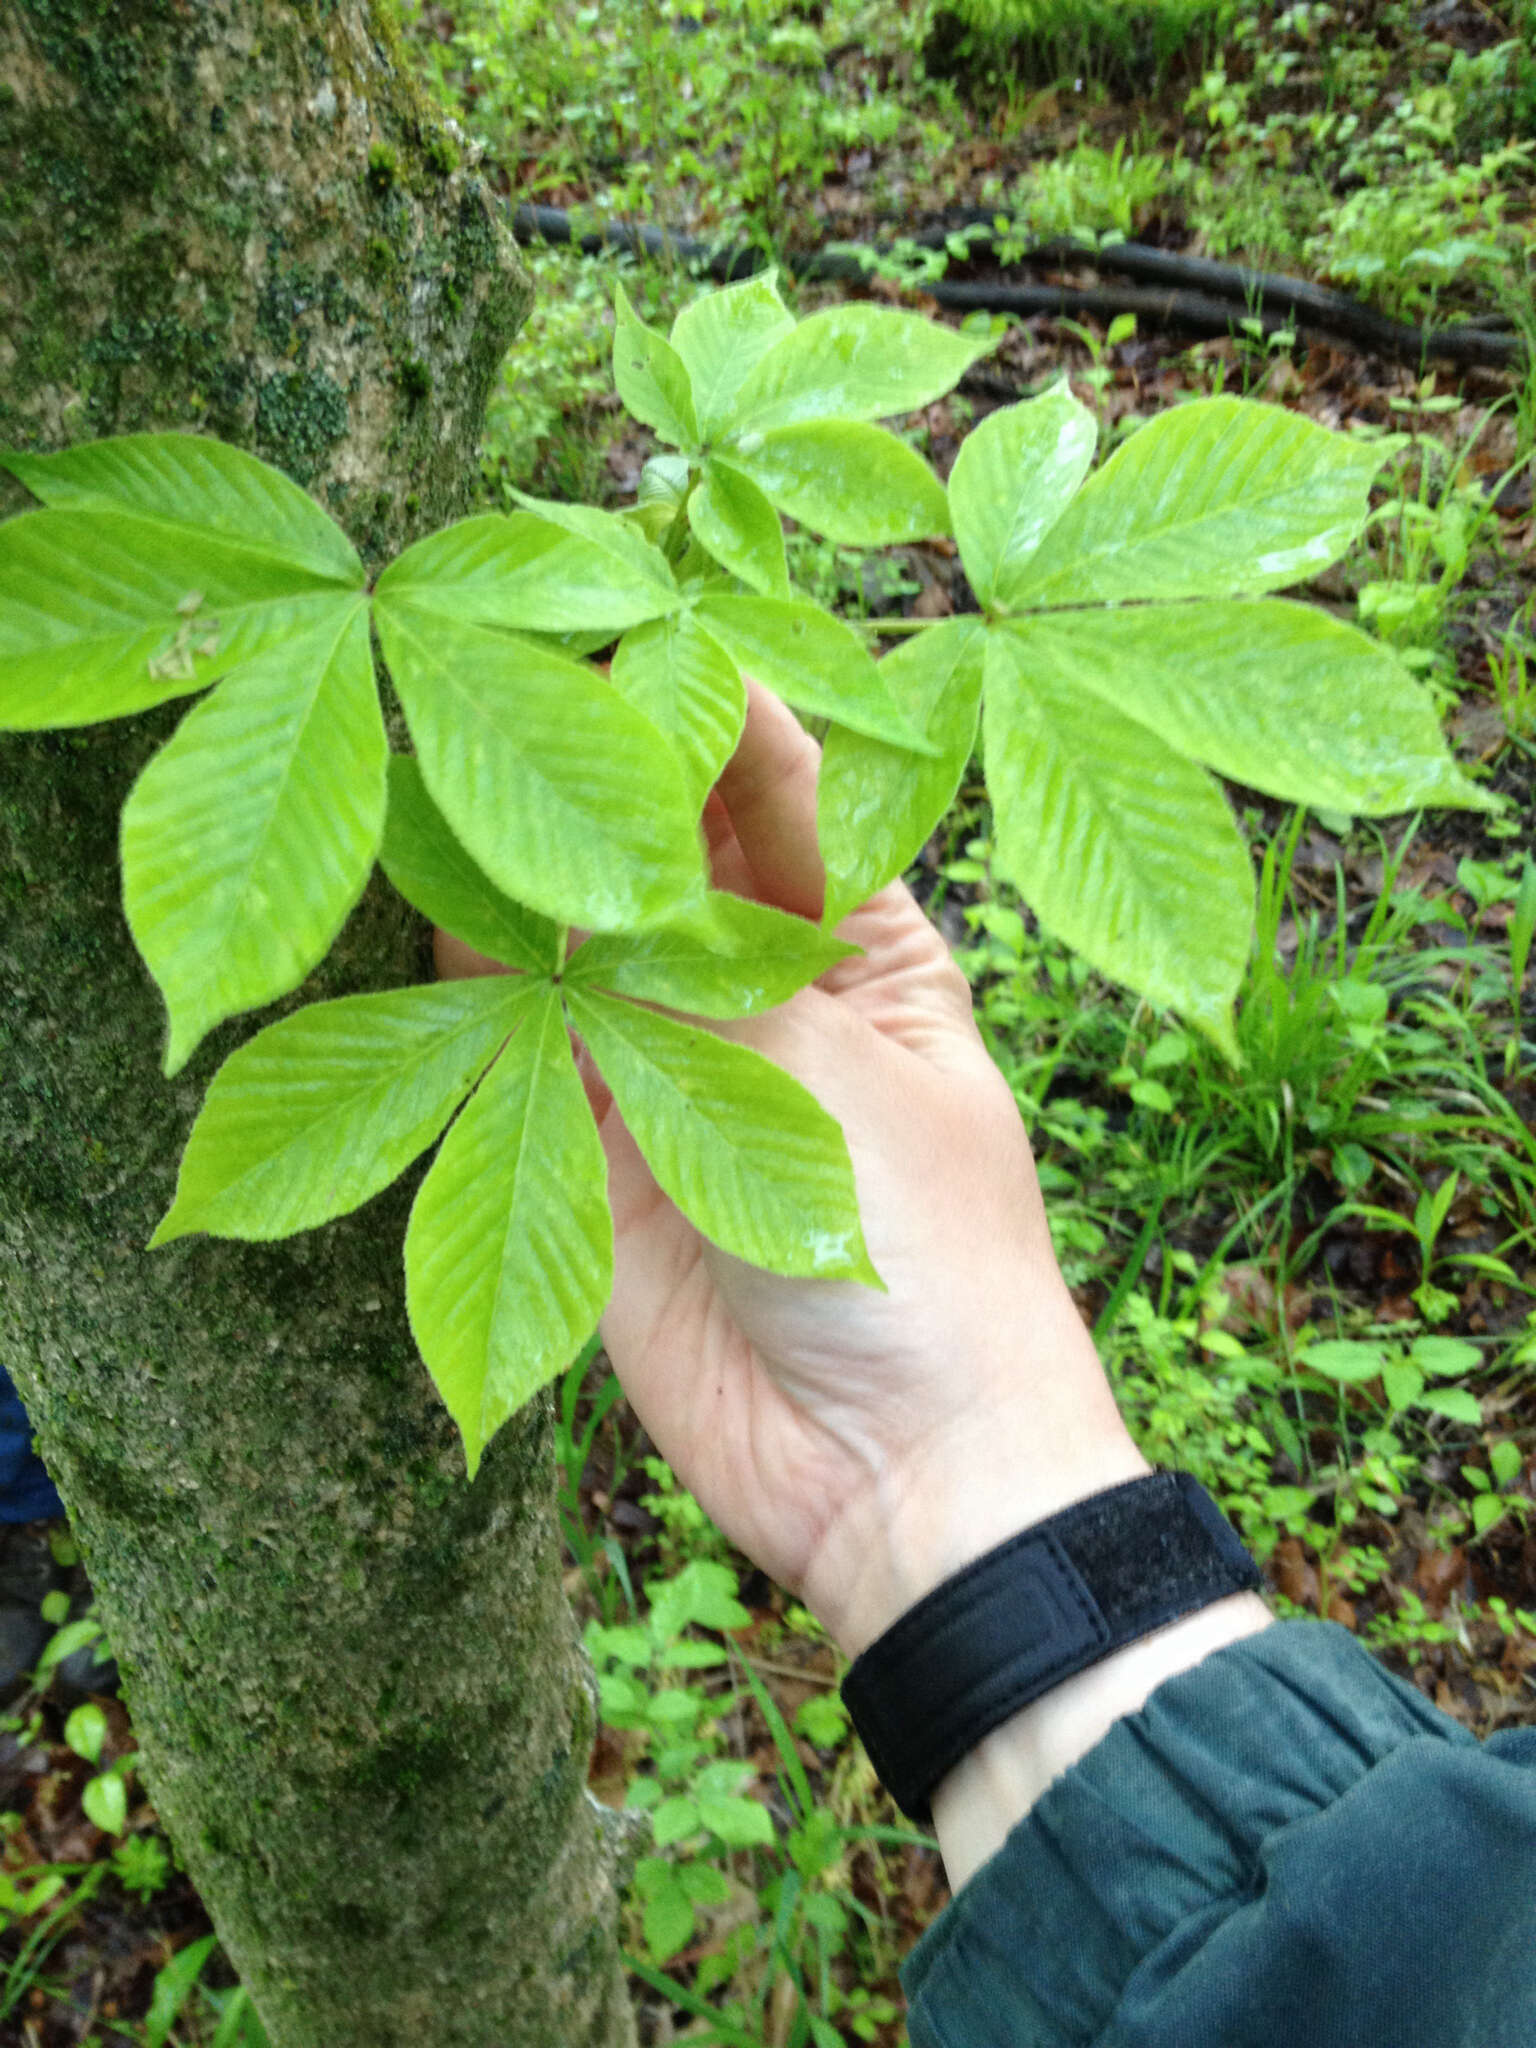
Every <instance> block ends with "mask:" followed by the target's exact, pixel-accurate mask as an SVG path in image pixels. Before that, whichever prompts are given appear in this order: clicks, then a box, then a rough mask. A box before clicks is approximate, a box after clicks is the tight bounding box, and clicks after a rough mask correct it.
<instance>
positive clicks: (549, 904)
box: [374, 601, 703, 931]
mask: <svg viewBox="0 0 1536 2048" xmlns="http://www.w3.org/2000/svg"><path fill="white" fill-rule="evenodd" d="M374 610H375V617H376V619H377V621H378V627H379V634H380V638H381V639H382V641H383V644H384V653H385V657H386V659H387V660H388V662H389V668H390V674H391V675H392V676H393V678H394V683H395V688H396V690H397V691H398V692H399V695H400V702H401V704H402V705H403V706H404V709H405V717H406V723H407V724H408V725H409V726H410V729H411V738H412V740H413V741H414V742H415V745H416V758H417V761H418V763H419V764H420V767H421V774H422V779H423V781H424V782H425V783H426V786H427V790H428V792H429V794H430V795H431V797H432V801H433V802H434V803H435V804H436V805H437V807H438V809H439V810H440V811H441V812H442V813H443V815H444V817H445V818H446V819H447V820H448V824H449V826H450V828H451V829H452V831H453V833H454V835H455V837H456V838H458V839H459V840H460V841H461V842H462V843H463V845H464V846H465V847H466V848H467V849H468V851H469V853H470V854H471V855H472V856H473V858H474V860H475V861H476V863H477V864H478V865H479V866H480V867H482V868H483V869H484V870H485V872H486V874H487V875H489V876H490V878H491V880H492V881H493V882H494V883H495V884H496V886H497V887H498V888H499V889H501V890H502V891H503V892H504V893H505V894H506V895H508V896H511V897H514V898H515V899H516V900H517V901H518V902H519V903H526V904H528V905H530V906H531V907H532V908H533V909H535V910H537V911H540V912H542V914H543V915H544V916H545V917H550V918H553V919H554V920H555V921H556V923H558V924H580V925H585V926H587V928H588V929H589V930H593V931H607V930H611V929H612V928H614V927H615V926H626V925H631V924H644V923H646V922H649V921H650V920H652V919H654V918H658V917H661V916H663V915H664V914H665V913H666V912H667V911H668V910H670V909H672V908H674V907H675V906H676V905H677V903H678V902H679V901H680V900H681V899H683V898H684V897H687V896H689V895H692V894H695V893H696V892H697V891H698V890H699V889H700V887H701V886H702V883H703V855H702V852H701V849H700V844H699V836H698V831H697V825H696V812H695V811H694V810H693V809H691V808H690V805H689V800H688V793H687V790H686V788H685V785H684V782H683V773H682V770H681V768H680V767H679V766H678V763H677V759H676V756H675V755H674V754H673V751H672V749H671V747H670V746H668V744H667V742H666V740H665V739H664V738H663V737H662V735H661V734H660V733H659V732H658V731H657V730H656V728H655V726H654V725H652V724H651V723H650V721H649V719H647V718H645V717H643V716H642V715H641V713H640V712H638V711H636V710H635V709H634V708H633V706H631V705H630V704H628V703H626V702H625V700H624V698H623V697H622V696H621V695H620V693H619V692H618V691H617V690H616V689H614V688H613V687H612V685H611V684H609V683H608V682H606V681H605V680H604V679H603V677H602V676H600V675H599V674H598V672H597V671H596V669H594V668H591V667H589V666H587V665H585V664H583V663H580V662H574V661H567V660H565V659H564V657H563V656H561V655H558V654H552V653H550V652H549V651H548V650H547V649H545V648H541V647H535V646H534V645H533V644H532V643H531V642H529V641H526V640H519V639H517V638H516V637H515V636H513V635H510V634H504V633H496V632H489V631H487V630H486V629H484V628H483V627H480V626H472V625H465V624H461V623H459V622H457V621H454V620H450V619H448V618H446V617H443V616H441V615H438V614H435V613H432V612H421V611H417V610H416V609H415V607H414V606H413V605H409V604H404V603H400V602H398V601H390V602H382V601H380V602H376V603H375V607H374Z"/></svg>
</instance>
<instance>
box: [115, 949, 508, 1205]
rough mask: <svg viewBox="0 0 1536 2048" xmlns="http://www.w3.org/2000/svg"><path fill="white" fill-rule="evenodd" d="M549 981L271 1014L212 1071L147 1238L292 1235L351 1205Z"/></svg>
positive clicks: (456, 985) (436, 1122) (432, 1120)
mask: <svg viewBox="0 0 1536 2048" xmlns="http://www.w3.org/2000/svg"><path fill="white" fill-rule="evenodd" d="M547 985H548V984H547V983H546V984H541V983H538V982H533V981H529V980H527V979H525V978H524V977H523V976H521V975H500V974H498V975H482V976H479V977H477V978H476V979H474V980H471V981H454V982H445V983H443V984H442V985H441V986H440V987H434V988H398V989H388V990H386V991H385V992H384V993H383V994H381V995H368V996H342V997H340V998H339V999H338V1000H337V1001H335V1002H331V1003H311V1004H310V1005H309V1007H308V1008H307V1009H303V1010H298V1011H295V1013H294V1014H293V1016H291V1017H284V1018H282V1019H281V1020H280V1021H279V1022H278V1023H276V1024H269V1025H268V1026H267V1028H266V1030H265V1031H259V1032H258V1033H257V1034H256V1036H255V1037H254V1038H253V1039H251V1040H250V1041H249V1042H248V1043H247V1044H245V1045H242V1046H241V1047H240V1049H239V1051H238V1052H235V1053H232V1054H231V1055H230V1057H229V1058H228V1059H227V1060H226V1061H225V1062H224V1064H223V1066H222V1067H220V1069H219V1071H218V1072H217V1074H215V1075H214V1077H213V1083H212V1086H211V1087H210V1088H209V1090H208V1094H207V1097H206V1099H205V1101H204V1103H203V1106H202V1109H201V1111H200V1112H199V1114H198V1119H197V1122H196V1123H195V1124H194V1125H193V1126H192V1135H191V1137H190V1138H189V1139H188V1140H187V1149H186V1151H185V1152H184V1153H183V1154H182V1158H181V1170H180V1173H179V1174H178V1176H177V1181H176V1200H175V1201H174V1203H173V1204H172V1205H171V1208H170V1211H169V1213H168V1214H167V1215H166V1217H165V1219H164V1221H163V1222H162V1223H161V1225H160V1227H159V1229H158V1230H157V1231H156V1232H155V1234H154V1236H153V1237H152V1238H151V1239H150V1243H151V1245H158V1244H167V1243H169V1242H170V1240H171V1239H172V1238H176V1237H185V1236H186V1235H187V1233H188V1232H189V1231H193V1230H206V1231H207V1232H208V1233H209V1235H210V1236H213V1237H243V1238H250V1239H254V1240H256V1241H258V1242H260V1241H263V1240H265V1239H268V1238H274V1237H291V1236H292V1235H293V1233H294V1232H295V1231H296V1230H313V1229H314V1228H315V1226H316V1225H317V1224H320V1223H327V1222H329V1221H330V1219H331V1218H332V1217H333V1216H344V1215H346V1214H347V1212H348V1211H349V1210H352V1209H356V1208H358V1207H359V1206H360V1205H361V1204H362V1203H364V1202H366V1201H368V1200H369V1199H370V1197H371V1196H373V1195H376V1194H377V1193H378V1192H379V1190H380V1188H385V1187H388V1185H389V1183H390V1182H391V1181H392V1180H394V1178H395V1177H396V1175H397V1174H400V1173H403V1172H404V1171H405V1169H406V1167H407V1166H409V1165H410V1163H411V1161H412V1160H413V1159H414V1158H415V1157H416V1156H417V1154H418V1153H420V1152H424V1151H425V1150H426V1148H427V1146H428V1145H430V1144H431V1143H432V1141H433V1139H434V1138H435V1137H436V1136H437V1135H438V1133H439V1132H440V1131H441V1130H442V1128H443V1126H444V1124H446V1123H447V1121H448V1119H449V1117H451V1116H452V1114H453V1112H454V1110H455V1109H457V1107H458V1106H459V1104H460V1103H461V1102H462V1101H463V1100H464V1097H465V1096H466V1095H467V1094H468V1093H469V1091H470V1089H471V1087H473V1085H474V1082H475V1078H476V1076H477V1075H479V1074H480V1073H482V1072H483V1071H484V1069H485V1067H486V1066H487V1065H488V1064H489V1062H490V1060H491V1058H492V1056H493V1055H494V1053H495V1051H496V1048H497V1046H499V1045H500V1044H501V1042H502V1040H503V1039H504V1038H505V1037H506V1035H507V1033H508V1032H509V1031H511V1030H512V1029H513V1028H514V1027H515V1025H516V1024H517V1022H518V1020H519V1018H520V1017H521V1016H522V1015H523V1012H524V1009H525V1006H526V1005H527V1003H528V1001H529V999H530V997H531V996H532V995H533V994H535V993H536V992H537V990H538V989H539V988H540V987H541V986H546V987H547Z"/></svg>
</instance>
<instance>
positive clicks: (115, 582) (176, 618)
mask: <svg viewBox="0 0 1536 2048" xmlns="http://www.w3.org/2000/svg"><path fill="white" fill-rule="evenodd" d="M355 603H356V596H355V593H353V592H351V591H348V590H345V589H342V588H341V587H339V586H338V585H337V584H336V583H335V582H334V581H332V580H329V579H322V578H321V577H318V576H316V575H314V574H312V573H311V572H310V571H308V570H304V569H296V568H294V567H292V566H291V565H290V564H288V563H286V562H283V561H279V560H277V559H275V558H268V557H266V556H263V555H261V554H260V553H257V552H254V551H253V550H252V549H251V548H249V547H245V546H238V545H236V544H235V543H233V542H231V541H229V540H226V539H225V538H224V537H223V536H222V535H220V534H216V533H207V534H195V533H191V532H183V531H180V530H178V529H176V528H173V527H168V526H165V525H163V524H161V523H159V522H158V521H154V520H145V519H140V518H139V517H138V515H137V514H136V513H131V512H109V511H101V510H99V509H96V508H95V507H87V508H85V509H83V510H80V511H75V510H65V511H58V512H52V511H45V512H24V513H22V515H21V516H20V517H19V518H16V519H7V520H5V521H3V522H0V729H8V730H11V731H31V730H35V729H38V728H42V727H46V726H71V725H94V724H96V723H97V722H98V721H99V720H101V719H104V718H124V717H127V716H128V714H129V713H130V712H134V711H145V710H147V709H148V708H149V707H150V706H151V705H153V704H164V703H166V702H168V701H169V700H170V699H171V698H173V697H185V696H188V695H190V694H191V693H192V692H193V691H195V690H204V689H206V688H207V687H208V685H209V684H210V683H214V682H217V681H218V679H219V678H220V677H221V676H227V675H230V674H233V673H234V672H235V671H236V670H237V669H238V668H239V667H240V665H241V663H242V662H245V661H249V660H251V659H253V658H254V657H256V656H258V655H261V654H264V653H267V652H269V651H270V650H271V649H273V648H275V647H278V646H281V645H282V644H283V643H284V642H285V641H288V640H292V639H293V638H295V637H296V636H298V635H300V634H306V633H309V632H311V631H312V630H314V629H315V628H316V627H317V626H319V625H321V624H322V623H323V622H324V621H325V620H326V619H328V618H337V617H340V616H342V615H344V614H346V613H349V612H350V611H351V610H352V609H353V607H354V605H355Z"/></svg>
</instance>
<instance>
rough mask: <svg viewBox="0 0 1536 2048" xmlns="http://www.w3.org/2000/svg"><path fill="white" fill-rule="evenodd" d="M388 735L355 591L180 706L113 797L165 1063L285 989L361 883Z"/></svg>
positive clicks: (129, 905)
mask: <svg viewBox="0 0 1536 2048" xmlns="http://www.w3.org/2000/svg"><path fill="white" fill-rule="evenodd" d="M388 752H389V748H388V742H387V740H386V738H385V735H384V721H383V718H382V716H381V714H380V711H379V700H378V692H377V689H376V688H375V685H374V679H373V660H372V656H371V655H370V653H369V648H368V612H367V607H366V605H365V604H364V603H363V601H362V599H361V596H358V597H357V598H353V599H351V600H349V601H348V602H347V604H346V609H345V611H344V612H343V614H342V616H341V617H340V618H334V617H333V618H332V619H330V620H328V621H327V622H326V623H325V625H324V626H323V627H320V628H317V629H316V630H315V631H313V632H311V633H310V634H309V635H307V636H306V637H304V638H302V639H296V640H290V641H288V642H287V643H286V644H285V645H283V646H282V647H279V648H276V649H274V650H273V651H272V652H270V653H268V654H266V655H263V656H261V657H260V658H259V659H257V660H254V661H252V662H249V663H247V665H246V666H245V667H244V668H243V669H242V670H241V672H240V673H239V674H238V675H236V676H232V677H231V678H230V679H229V680H228V681H227V682H226V683H225V684H224V686H223V688H222V689H220V690H217V691H216V692H215V693H214V694H213V696H211V697H209V698H207V699H206V700H205V701H204V702H203V703H201V704H199V705H197V706H196V707H195V708H194V709H193V710H191V711H190V712H188V714H187V716H186V717H185V718H184V719H183V720H182V722H181V724H180V726H179V727H178V728H177V730H176V733H175V735H174V737H173V738H172V739H171V740H170V741H169V742H168V743H167V744H166V745H165V746H163V747H162V748H161V749H160V751H159V753H158V754H156V755H155V756H154V758H153V759H152V760H151V762H150V763H149V766H148V767H147V768H146V769H145V770H144V772H143V774H142V775H141V776H140V777H139V779H138V781H137V782H136V783H135V784H134V786H133V789H132V791H131V792H130V794H129V797H128V801H127V803H126V804H125V805H124V807H123V824H122V846H123V906H124V909H125V910H126V912H127V916H128V925H129V929H130V930H131V931H132V933H133V938H134V943H135V944H136V945H137V947H138V949H139V951H140V953H142V954H143V956H144V959H145V962H146V964H147V965H148V967H149V970H150V972H151V974H153V975H154V977H155V980H156V981H157V982H158V983H159V985H160V989H161V992H162V994H163V995H164V997H165V1003H166V1008H167V1010H168V1011H169V1012H170V1038H169V1042H168V1044H167V1046H166V1053H165V1071H166V1072H167V1073H168V1074H174V1073H175V1072H176V1071H177V1069H178V1068H179V1067H181V1066H182V1065H183V1064H184V1063H185V1062H186V1060H187V1057H188V1055H189V1054H190V1053H191V1052H192V1050H193V1048H194V1047H195V1046H196V1044H197V1043H198V1041H199V1039H201V1038H202V1037H203V1035H204V1033H205V1032H208V1031H210V1030H212V1028H213V1026H214V1025H215V1024H219V1023H222V1022H223V1020H224V1019H225V1018H226V1017H231V1016H234V1015H235V1014H236V1012H238V1011H240V1010H250V1009H254V1008H256V1006H257V1005H258V1004H261V1003H269V1002H271V1001H273V1000H274V998H275V997H277V996H280V995H286V994H287V992H288V991H289V989H292V988H297V986H298V985H299V983H300V982H301V981H302V980H303V979H304V977H305V975H306V974H308V972H309V971H310V969H311V968H312V967H313V966H314V965H315V963H316V962H317V961H318V960H320V959H321V958H323V956H324V955H325V953H326V952H327V951H328V949H329V947H330V944H331V941H332V940H333V939H334V938H335V936H336V934H337V933H338V932H339V931H340V930H341V927H342V925H343V923H344V922H345V920H346V917H347V914H348V912H349V911H350V910H351V909H352V906H353V905H354V904H355V903H356V901H357V899H358V897H359V896H360V895H361V894H362V892H363V885H364V883H365V882H366V881H367V879H368V872H369V870H370V868H371V867H372V866H373V860H374V855H375V854H376V853H377V852H378V849H379V839H380V836H381V834H382V832H383V829H384V803H385V782H384V778H385V769H386V764H387V760H388Z"/></svg>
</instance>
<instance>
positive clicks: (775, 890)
mask: <svg viewBox="0 0 1536 2048" xmlns="http://www.w3.org/2000/svg"><path fill="white" fill-rule="evenodd" d="M820 762H821V749H820V748H819V747H818V746H817V744H816V742H815V741H814V740H813V739H812V738H811V736H810V734H809V733H808V732H806V731H805V730H804V728H803V727H802V726H801V725H800V723H799V721H798V720H797V719H796V717H795V715H794V713H793V712H792V711H791V710H790V709H789V708H788V706H787V705H785V704H783V703H781V702H780V700H779V699H778V698H777V697H775V696H774V694H773V692H772V691H771V690H766V689H764V688H763V686H762V684H761V683H754V682H752V681H750V680H749V681H748V683H747V722H746V724H745V726H744V727H743V728H742V735H741V740H740V742H739V744H738V745H737V748H736V751H735V753H734V754H733V755H732V756H731V758H730V760H729V761H728V762H727V763H726V765H725V767H724V769H723V770H722V772H721V775H720V780H719V783H718V784H717V789H718V792H719V795H720V799H721V802H722V803H723V804H724V806H725V809H726V812H727V814H728V816H729V818H730V821H731V824H732V826H733V827H734V829H735V833H736V843H737V845H738V846H739V847H740V849H741V854H742V858H743V860H744V861H745V863H746V866H747V870H748V872H749V874H750V876H751V879H752V883H753V893H754V894H755V895H757V896H758V897H759V898H760V899H761V901H763V902H764V903H772V904H776V905H777V906H778V908H779V909H780V910H792V911H794V912H796V913H797V914H798V915H799V916H801V917H811V918H818V919H819V918H820V916H821V906H822V903H823V900H824V898H825V896H826V887H827V878H826V873H825V870H824V869H823V867H822V864H821V854H820V852H819V851H818V849H817V845H816V772H817V769H818V767H819V766H820Z"/></svg>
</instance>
